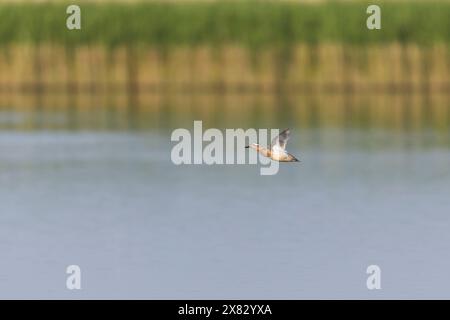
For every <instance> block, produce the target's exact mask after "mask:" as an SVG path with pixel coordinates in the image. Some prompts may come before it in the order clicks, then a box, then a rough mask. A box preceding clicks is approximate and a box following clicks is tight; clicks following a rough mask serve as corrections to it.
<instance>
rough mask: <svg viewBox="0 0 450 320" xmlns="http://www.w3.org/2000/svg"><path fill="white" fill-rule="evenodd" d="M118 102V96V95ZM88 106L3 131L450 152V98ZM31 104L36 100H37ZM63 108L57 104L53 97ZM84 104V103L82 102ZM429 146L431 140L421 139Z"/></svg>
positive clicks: (149, 101) (21, 120)
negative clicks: (318, 142) (257, 137)
mask: <svg viewBox="0 0 450 320" xmlns="http://www.w3.org/2000/svg"><path fill="white" fill-rule="evenodd" d="M117 95H118V97H119V98H120V93H118V94H117ZM85 98H86V100H85V101H86V103H84V104H78V105H74V106H71V105H68V106H66V107H58V106H57V105H52V104H50V103H43V104H42V105H41V106H38V107H37V106H28V107H21V108H8V107H5V106H3V107H2V108H1V109H0V129H1V130H94V131H97V130H100V131H102V130H103V131H104V130H107V131H108V130H113V131H114V130H119V131H128V130H131V131H151V130H160V131H166V130H172V129H174V128H178V127H187V128H191V127H192V123H193V121H194V120H202V121H203V123H204V128H207V127H216V128H250V127H252V128H265V127H267V128H270V127H293V128H296V129H297V130H306V129H314V128H324V129H333V128H337V129H345V130H352V129H358V130H380V131H386V130H387V131H397V132H400V133H411V134H414V133H426V132H431V133H433V134H435V136H436V139H438V140H437V141H434V142H436V143H439V144H442V145H450V134H449V133H450V107H449V103H450V101H449V100H450V96H449V95H446V94H436V95H430V96H428V95H421V94H411V95H405V94H351V95H349V94H310V95H305V94H281V95H275V94H256V93H230V94H188V93H168V94H154V93H148V94H145V95H143V96H142V97H141V100H140V105H139V106H127V104H126V103H125V104H124V105H120V104H118V103H113V102H114V101H116V102H117V101H120V99H114V97H113V98H112V99H111V104H110V105H107V106H105V105H97V104H96V103H94V102H93V100H95V97H92V96H89V95H87V96H86V97H85ZM31 99H32V97H31ZM52 99H55V100H54V101H57V99H56V97H54V96H53V97H52ZM80 99H82V98H80ZM420 137H422V138H423V139H428V136H427V135H423V134H422V135H419V138H420Z"/></svg>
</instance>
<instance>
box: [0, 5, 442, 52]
mask: <svg viewBox="0 0 450 320" xmlns="http://www.w3.org/2000/svg"><path fill="white" fill-rule="evenodd" d="M71 3H74V2H71ZM370 4H378V5H380V6H381V8H382V29H381V30H377V31H370V30H368V29H367V28H366V18H367V14H366V8H367V6H368V5H369V3H364V2H355V3H353V2H345V3H332V2H330V3H320V4H314V5H311V4H298V3H293V2H267V1H264V2H258V1H243V0H242V1H236V2H212V3H211V2H210V3H208V2H198V3H192V2H189V3H177V2H175V3H137V4H117V3H116V4H93V3H90V4H89V3H84V4H83V3H81V4H80V6H81V10H82V30H81V31H69V30H67V29H66V27H65V21H66V18H67V15H66V13H65V9H66V6H67V4H64V3H56V4H55V3H53V4H50V3H47V4H0V45H7V44H10V43H23V42H28V43H29V42H31V43H39V42H46V43H61V44H64V45H69V46H70V45H73V46H76V45H79V44H91V43H95V44H106V45H108V46H117V45H125V44H131V45H139V44H143V45H153V46H171V45H200V44H208V45H221V44H238V45H244V46H248V47H251V48H258V47H263V46H285V45H290V44H294V43H300V42H303V43H311V44H315V43H318V42H337V43H349V44H361V45H367V44H372V43H380V42H393V41H398V42H404V43H408V42H409V43H411V42H413V43H418V44H422V45H428V44H430V43H436V42H441V43H450V3H442V2H420V3H419V2H418V3H409V2H401V3H392V2H389V3H384V2H378V3H377V2H375V3H374V2H373V1H371V2H370Z"/></svg>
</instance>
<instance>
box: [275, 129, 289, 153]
mask: <svg viewBox="0 0 450 320" xmlns="http://www.w3.org/2000/svg"><path fill="white" fill-rule="evenodd" d="M290 135H291V131H290V130H289V129H284V130H283V131H281V133H280V134H279V135H278V136H276V137H275V138H274V139H273V140H272V148H273V147H277V148H281V149H283V150H285V149H286V145H287V142H288V140H289V136H290Z"/></svg>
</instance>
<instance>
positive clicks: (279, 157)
mask: <svg viewBox="0 0 450 320" xmlns="http://www.w3.org/2000/svg"><path fill="white" fill-rule="evenodd" d="M248 147H249V148H252V149H255V150H256V151H258V152H259V153H260V154H262V155H263V156H265V157H267V158H270V159H272V160H275V161H279V162H298V161H299V160H298V159H297V158H296V157H294V156H293V155H292V154H290V153H287V152H286V151H284V150H281V149H278V148H273V149H275V150H273V149H272V150H269V149H267V148H264V147H261V146H260V145H259V144H256V143H252V144H251V145H249V146H248Z"/></svg>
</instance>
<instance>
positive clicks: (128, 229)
mask: <svg viewBox="0 0 450 320" xmlns="http://www.w3.org/2000/svg"><path fill="white" fill-rule="evenodd" d="M10 116H12V117H13V119H19V118H20V117H14V116H13V115H11V114H10ZM17 121H20V119H19V120H17ZM186 124H187V127H188V128H191V127H192V122H186ZM292 125H293V126H292ZM291 127H292V129H293V137H292V140H290V142H289V145H288V147H289V148H288V149H289V151H290V152H292V153H293V154H295V155H296V156H298V157H299V158H300V159H301V160H302V162H301V163H300V164H287V165H282V166H281V168H280V172H279V173H278V174H277V175H274V176H261V175H259V168H258V166H257V165H234V166H225V165H224V166H219V165H216V166H206V165H203V166H186V165H184V166H175V165H173V164H172V162H171V161H170V150H171V147H172V144H171V142H170V133H171V130H172V129H174V128H170V127H167V128H165V129H161V128H159V129H148V130H140V131H133V130H131V131H127V130H118V131H115V130H107V131H94V130H76V131H72V130H68V129H59V130H47V129H45V128H43V129H41V130H36V131H34V130H33V131H26V130H9V129H2V130H1V131H0V150H1V151H0V204H1V207H0V208H1V209H0V211H1V214H0V252H1V259H0V298H254V299H263V298H268V299H270V298H391V297H400V298H412V297H414V298H450V277H449V275H448V274H449V270H450V232H449V230H450V166H449V160H450V145H449V143H448V141H449V140H448V130H447V131H445V130H444V131H442V130H439V131H437V130H434V129H433V128H430V129H426V130H420V131H411V132H404V131H402V130H394V129H377V128H370V127H369V128H365V129H363V128H359V129H358V128H346V127H320V126H319V127H316V128H307V129H305V128H303V129H302V128H297V127H295V123H294V124H292V123H291ZM70 264H77V265H79V266H80V267H81V269H82V290H81V291H76V292H74V291H69V290H67V289H66V288H65V281H66V276H67V275H66V273H65V268H66V267H67V266H68V265H70ZM370 264H377V265H379V266H380V267H381V269H382V290H378V291H369V290H367V288H366V278H367V275H366V268H367V266H368V265H370Z"/></svg>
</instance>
